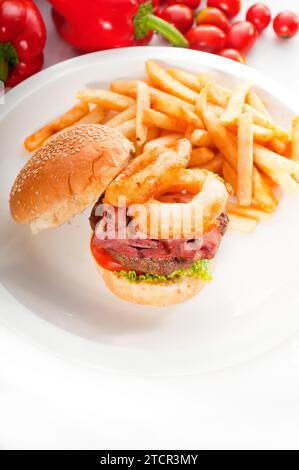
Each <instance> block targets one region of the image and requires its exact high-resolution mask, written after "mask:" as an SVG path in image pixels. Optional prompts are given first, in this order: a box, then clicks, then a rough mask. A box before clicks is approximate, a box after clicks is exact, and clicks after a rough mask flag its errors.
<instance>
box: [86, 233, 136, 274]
mask: <svg viewBox="0 0 299 470" xmlns="http://www.w3.org/2000/svg"><path fill="white" fill-rule="evenodd" d="M90 249H91V253H92V255H93V257H94V259H95V260H96V262H97V263H98V264H99V265H100V266H102V268H104V269H108V270H109V271H128V269H127V268H126V267H124V266H122V265H121V264H120V263H119V262H118V261H117V260H116V259H114V258H113V257H112V256H111V255H109V253H108V252H107V251H106V250H105V249H104V248H101V247H100V246H98V245H97V243H96V237H95V235H94V236H93V237H92V239H91V243H90Z"/></svg>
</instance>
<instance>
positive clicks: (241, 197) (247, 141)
mask: <svg viewBox="0 0 299 470" xmlns="http://www.w3.org/2000/svg"><path fill="white" fill-rule="evenodd" d="M252 172H253V125H252V116H251V114H249V113H244V114H241V115H240V117H239V126H238V169H237V175H238V185H237V200H238V204H240V205H241V206H250V204H251V199H252Z"/></svg>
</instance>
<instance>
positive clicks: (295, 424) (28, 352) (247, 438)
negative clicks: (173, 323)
mask: <svg viewBox="0 0 299 470" xmlns="http://www.w3.org/2000/svg"><path fill="white" fill-rule="evenodd" d="M37 3H38V4H39V5H40V6H41V7H42V10H43V12H45V13H46V14H47V12H48V6H47V4H46V2H45V1H39V2H37ZM253 3H255V2H251V1H243V4H244V8H243V9H244V10H246V8H247V7H248V6H249V5H251V4H253ZM264 3H267V4H268V5H269V6H270V7H271V9H272V11H273V12H278V11H280V10H281V9H282V7H283V8H284V9H286V8H290V9H294V10H295V11H297V13H299V5H298V1H297V0H284V1H283V2H282V1H281V0H268V1H265V2H264ZM240 16H242V15H240ZM74 55H75V52H74V51H73V50H72V49H71V48H70V47H69V46H67V45H66V44H64V43H62V41H61V40H60V39H59V38H58V37H57V36H56V33H55V31H54V29H53V28H52V27H51V21H50V19H49V21H48V43H47V48H46V66H48V65H51V64H53V63H55V62H57V61H61V60H64V59H67V58H69V57H72V56H74ZM248 63H249V65H251V66H253V67H256V68H258V69H259V70H262V71H264V72H265V73H267V74H268V75H270V76H272V78H275V79H276V80H278V81H280V82H282V83H283V84H284V85H285V86H287V87H293V89H294V92H295V93H297V95H298V88H299V35H298V37H296V38H295V39H294V40H292V41H289V42H280V41H278V40H277V39H275V36H274V34H273V32H272V30H271V28H269V30H268V31H267V32H266V33H265V34H263V36H262V38H260V39H259V40H258V42H257V44H256V46H255V48H254V49H253V50H252V52H251V53H250V56H249V57H248ZM298 314H299V312H298ZM8 345H9V350H10V351H11V350H13V351H14V353H11V352H10V354H9V355H8V354H7V351H8ZM12 345H14V346H15V347H14V348H12ZM3 361H5V365H6V367H1V374H0V447H1V448H6V449H7V448H34V449H37V448H99V449H102V448H109V449H112V448H123V449H124V448H133V449H134V448H170V449H183V448H187V449H188V448H199V449H202V448H296V449H298V448H299V445H298V435H299V377H298V370H299V334H298V333H296V332H294V337H293V338H292V339H291V340H290V341H288V342H286V343H283V344H281V345H280V347H279V348H276V349H275V350H273V351H271V352H269V353H267V354H266V355H264V356H262V357H259V358H258V359H256V360H254V361H251V362H249V363H245V364H242V365H241V366H238V367H235V368H233V369H226V370H223V371H222V372H217V373H209V374H201V375H198V376H192V377H182V378H180V380H179V381H178V379H177V378H169V377H168V378H153V377H151V378H146V377H133V376H116V375H114V374H112V373H111V374H108V373H105V374H101V375H100V374H98V373H96V372H94V371H92V370H87V369H81V368H80V367H79V366H77V365H73V364H71V363H66V362H64V361H63V360H61V359H59V358H53V357H50V356H49V355H48V354H47V353H46V352H43V351H40V350H38V349H35V348H34V347H33V346H31V345H28V344H27V342H26V340H25V339H22V338H20V337H14V336H13V335H12V334H10V333H8V332H7V331H4V330H2V329H0V363H1V362H2V363H3ZM20 384H21V385H20Z"/></svg>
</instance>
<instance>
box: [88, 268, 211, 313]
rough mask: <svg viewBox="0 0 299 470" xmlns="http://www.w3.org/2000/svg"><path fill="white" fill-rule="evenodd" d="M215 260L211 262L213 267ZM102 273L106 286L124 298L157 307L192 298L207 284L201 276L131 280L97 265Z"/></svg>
mask: <svg viewBox="0 0 299 470" xmlns="http://www.w3.org/2000/svg"><path fill="white" fill-rule="evenodd" d="M212 265H213V262H212V261H210V262H209V268H210V270H211V269H212ZM96 266H97V269H98V270H99V272H100V273H101V274H102V277H103V279H104V282H105V284H106V286H107V287H108V288H109V289H110V290H111V292H113V294H115V295H116V296H117V297H119V298H120V299H122V300H126V301H128V302H133V303H135V304H142V305H152V306H156V307H167V306H168V305H173V304H177V303H180V302H183V301H184V300H187V299H190V298H191V297H193V296H194V295H196V294H197V293H198V292H199V291H200V290H201V289H202V288H203V287H204V286H205V284H206V282H205V281H203V280H202V279H201V278H195V277H187V276H186V277H183V278H180V279H178V280H177V281H171V282H169V281H168V282H161V283H157V284H156V283H155V284H153V283H149V282H138V283H134V282H130V281H128V280H127V279H124V278H122V277H119V276H117V274H115V273H114V272H113V271H109V270H107V269H104V268H102V267H101V266H99V265H98V264H97V265H96Z"/></svg>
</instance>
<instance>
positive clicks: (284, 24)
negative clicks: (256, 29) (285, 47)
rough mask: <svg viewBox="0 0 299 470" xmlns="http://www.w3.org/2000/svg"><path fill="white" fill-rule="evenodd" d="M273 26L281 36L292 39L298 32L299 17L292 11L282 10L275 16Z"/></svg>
mask: <svg viewBox="0 0 299 470" xmlns="http://www.w3.org/2000/svg"><path fill="white" fill-rule="evenodd" d="M273 28H274V31H275V33H276V34H277V36H278V37H279V38H282V39H290V38H292V37H293V36H295V34H297V32H298V29H299V18H298V16H297V15H296V13H293V12H292V11H282V12H281V13H279V15H277V16H276V17H275V19H274V21H273Z"/></svg>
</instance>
